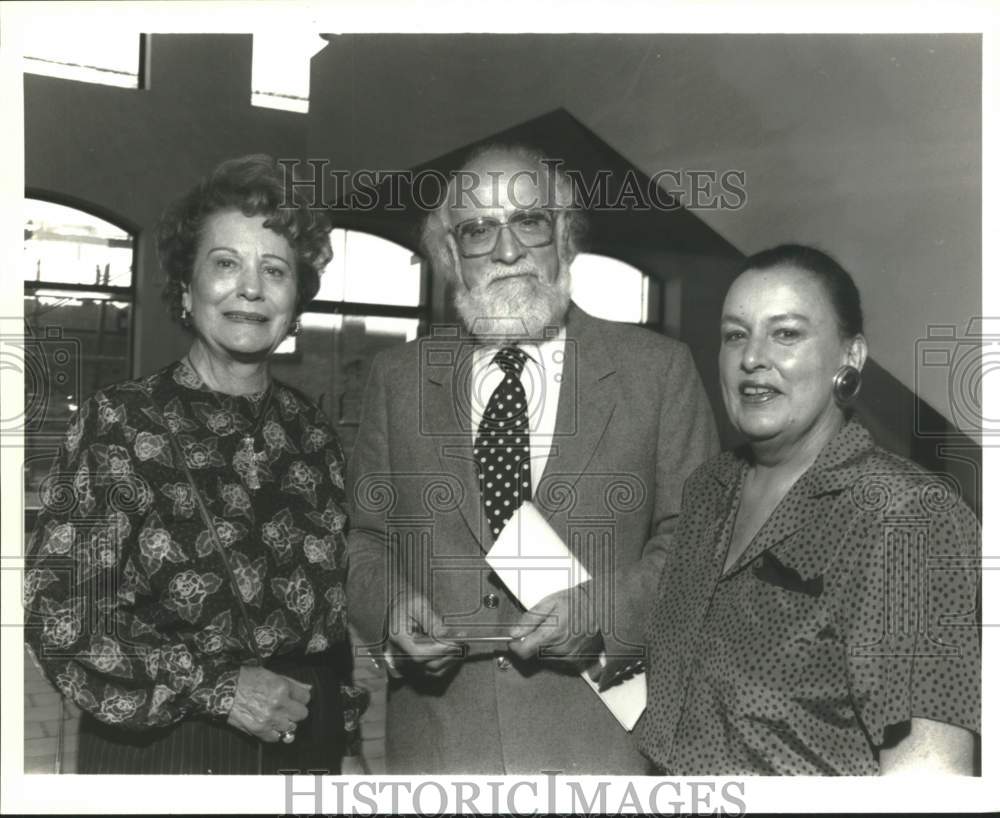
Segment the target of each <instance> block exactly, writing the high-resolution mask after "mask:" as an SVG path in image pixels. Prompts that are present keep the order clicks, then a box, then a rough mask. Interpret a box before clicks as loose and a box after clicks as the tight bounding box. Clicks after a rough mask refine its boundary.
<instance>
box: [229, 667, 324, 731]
mask: <svg viewBox="0 0 1000 818" xmlns="http://www.w3.org/2000/svg"><path fill="white" fill-rule="evenodd" d="M311 690H312V686H311V685H307V684H303V683H302V682H297V681H295V679H290V678H288V677H287V676H281V675H280V674H278V673H272V672H271V671H270V670H266V669H264V668H262V667H254V666H253V665H243V667H241V668H240V675H239V678H238V679H237V681H236V698H235V700H234V701H233V709H232V710H230V711H229V719H228V722H229V724H231V725H232V726H233V727H235V728H236V729H237V730H242V731H243V732H244V733H249V734H250V735H251V736H256V737H257V738H259V739H260V740H261V741H267V742H271V743H274V742H276V741H278V740H279V739H281V738H282V733H292V732H294V730H295V727H296V726H297V725H298V723H299V722H300V721H302V719H304V718H305V717H306V716H308V715H309V710H308V708H307V707H306V705H307V704H309V697H310V691H311Z"/></svg>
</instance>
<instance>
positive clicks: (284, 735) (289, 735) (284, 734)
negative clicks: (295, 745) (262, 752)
mask: <svg viewBox="0 0 1000 818" xmlns="http://www.w3.org/2000/svg"><path fill="white" fill-rule="evenodd" d="M278 738H279V739H281V741H283V742H285V744H291V743H292V742H293V741H295V726H294V725H292V727H291V728H289V729H288V730H279V731H278Z"/></svg>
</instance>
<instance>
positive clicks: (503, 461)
mask: <svg viewBox="0 0 1000 818" xmlns="http://www.w3.org/2000/svg"><path fill="white" fill-rule="evenodd" d="M527 358H528V356H527V354H526V353H525V352H524V351H523V350H521V349H518V348H517V347H504V348H503V349H501V350H500V351H499V352H498V353H497V354H496V356H495V357H494V358H493V363H495V364H496V365H497V366H499V367H500V369H502V370H503V373H504V379H503V380H502V381H501V382H500V385H499V386H498V387H497V388H496V389H494V390H493V394H492V395H490V400H489V403H487V404H486V410H485V411H484V412H483V419H482V420H481V421H480V423H479V431H478V433H477V434H476V442H475V445H474V446H473V450H472V451H473V455H474V456H475V458H476V466H477V467H478V469H479V488H480V490H481V491H482V495H483V508H484V510H485V512H486V522H487V524H488V525H489V527H490V530H491V531H492V532H493V537H494V538H496V537H497V536H498V535H499V534H500V532H501V531H503V527H504V526H505V525H506V524H507V521H508V520H509V519H510V518H511V515H512V514H513V513H514V511H515V510H516V509H517V507H518V506H520V505H521V503H522V502H524V501H525V500H530V499H531V461H530V459H529V458H530V450H529V448H528V399H527V397H526V395H525V393H524V386H523V385H522V384H521V371H522V370H523V369H524V362H525V361H526V360H527Z"/></svg>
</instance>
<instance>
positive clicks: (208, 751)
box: [77, 655, 346, 775]
mask: <svg viewBox="0 0 1000 818" xmlns="http://www.w3.org/2000/svg"><path fill="white" fill-rule="evenodd" d="M267 668H268V670H273V671H274V672H275V673H281V674H283V675H285V676H290V677H291V678H293V679H297V680H299V681H300V682H304V683H306V684H310V685H312V695H311V698H310V701H309V715H308V717H307V718H305V719H304V720H303V721H301V722H299V726H298V728H297V729H296V731H295V741H293V742H292V743H291V744H285V743H283V742H280V741H279V742H276V743H274V744H268V743H265V742H262V741H259V740H257V739H256V738H253V737H252V736H248V735H246V734H245V733H242V732H240V731H239V730H237V729H235V728H234V727H230V726H229V725H228V724H226V722H225V721H224V720H219V719H207V718H203V717H195V718H191V719H187V720H184V721H181V722H178V723H177V724H172V725H170V726H169V727H163V728H156V729H152V730H145V731H141V732H137V731H131V730H122V729H120V728H117V727H113V726H112V725H108V724H104V723H103V722H99V721H98V720H97V719H95V718H93V717H92V716H90V715H88V714H86V713H84V715H83V718H82V720H81V722H80V745H79V750H78V755H77V759H78V760H77V769H78V771H79V772H80V773H105V774H118V775H128V774H137V775H140V774H141V775H171V774H174V775H177V774H191V775H256V774H259V773H264V774H278V773H282V772H290V771H294V772H303V773H304V772H307V771H314V772H323V773H325V774H329V775H336V774H338V773H340V764H341V760H342V759H343V756H344V750H345V746H346V741H345V731H344V704H343V700H342V695H341V689H340V686H341V682H342V680H343V675H344V674H343V671H342V669H338V668H337V667H335V660H334V659H333V657H331V656H329V655H324V656H321V657H316V658H314V657H312V656H310V657H299V658H297V659H281V660H276V661H272V662H268V663H267Z"/></svg>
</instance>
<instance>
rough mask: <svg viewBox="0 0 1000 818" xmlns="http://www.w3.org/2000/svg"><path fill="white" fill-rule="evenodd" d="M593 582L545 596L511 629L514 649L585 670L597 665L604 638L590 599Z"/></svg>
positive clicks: (523, 654)
mask: <svg viewBox="0 0 1000 818" xmlns="http://www.w3.org/2000/svg"><path fill="white" fill-rule="evenodd" d="M588 586H589V583H583V584H581V585H577V586H575V587H573V588H569V589H567V590H565V591H558V592H557V593H554V594H550V595H549V596H547V597H545V599H543V600H542V601H541V602H539V603H538V604H537V605H535V607H534V608H532V609H531V610H529V611H525V612H524V614H522V615H521V619H520V621H519V622H518V623H517V624H516V625H515V626H514V627H513V628H512V629H511V633H510V635H511V639H512V641H511V643H510V649H511V652H512V653H514V654H515V655H517V656H519V657H520V658H521V659H532V658H535V659H540V660H543V661H557V662H563V663H569V664H570V665H571V666H572V667H574V668H576V669H579V670H582V669H584V668H590V667H591V666H593V667H594V669H595V672H596V673H597V674H598V675H599V673H600V668H599V666H598V665H597V662H598V657H599V656H600V653H601V649H602V646H603V639H602V638H601V634H600V631H599V630H598V629H597V624H596V623H597V616H596V612H595V611H594V610H593V604H592V603H593V601H592V600H591V598H590V592H589V587H588Z"/></svg>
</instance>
